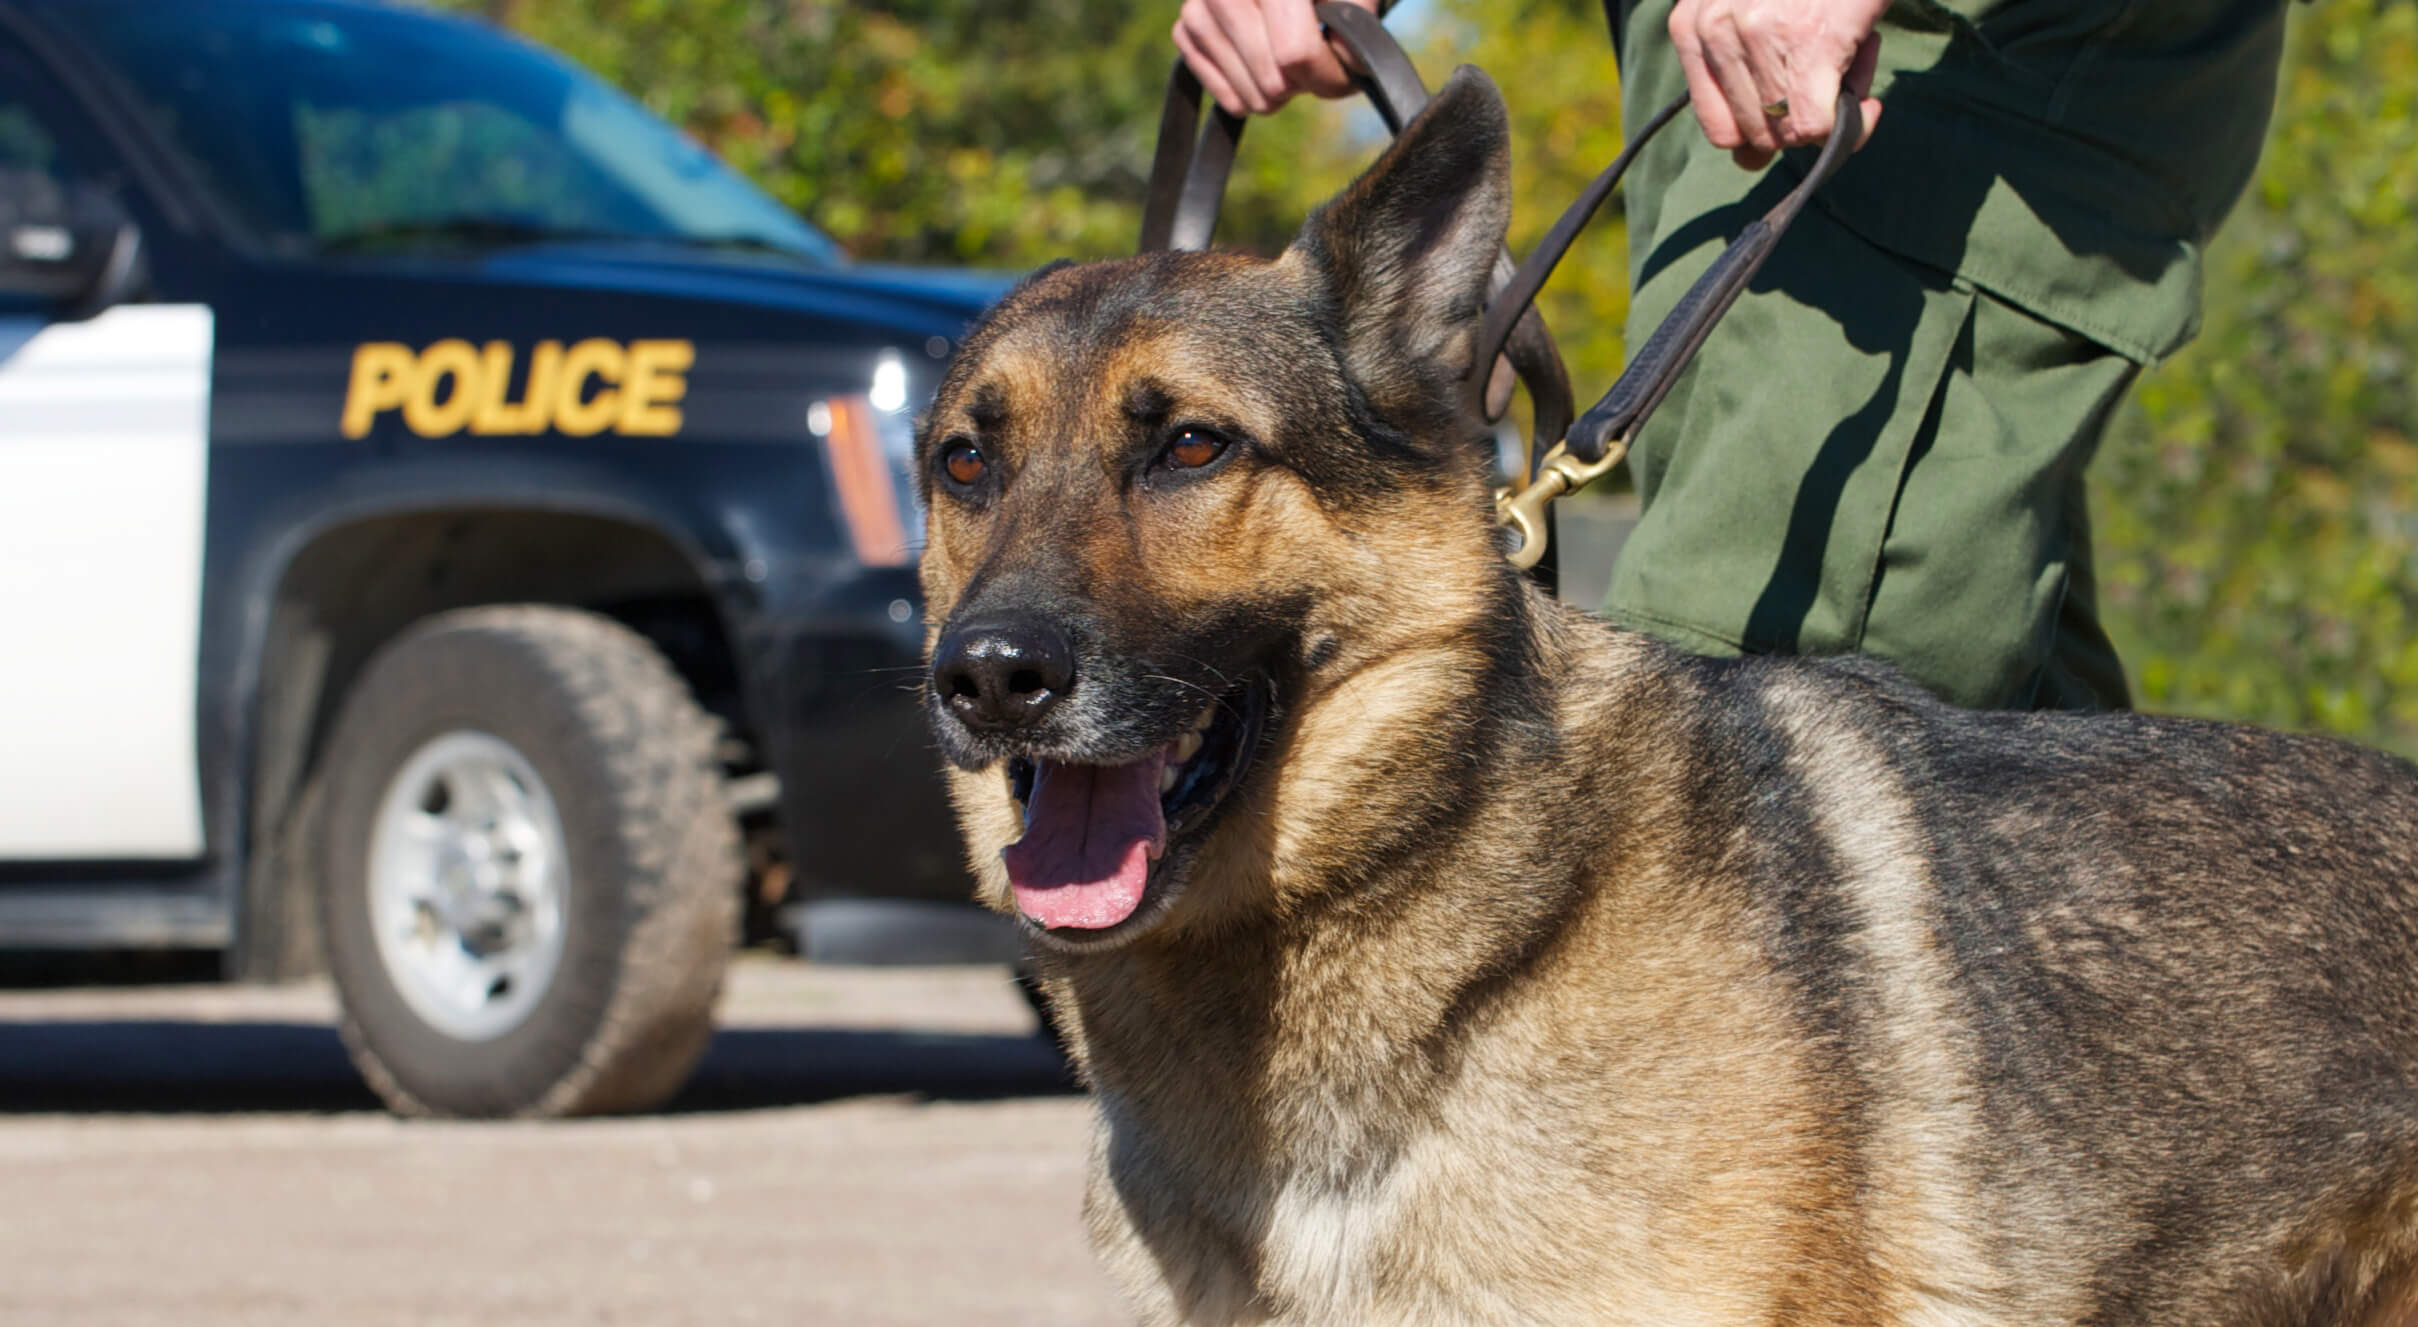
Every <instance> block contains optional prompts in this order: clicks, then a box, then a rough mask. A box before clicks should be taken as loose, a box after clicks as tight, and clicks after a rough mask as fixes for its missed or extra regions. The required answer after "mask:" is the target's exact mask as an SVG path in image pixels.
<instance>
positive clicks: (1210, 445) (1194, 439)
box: [1167, 429, 1226, 470]
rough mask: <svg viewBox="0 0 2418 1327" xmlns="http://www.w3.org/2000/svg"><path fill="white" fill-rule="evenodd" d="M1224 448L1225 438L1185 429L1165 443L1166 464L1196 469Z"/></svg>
mask: <svg viewBox="0 0 2418 1327" xmlns="http://www.w3.org/2000/svg"><path fill="white" fill-rule="evenodd" d="M1225 450H1226V440H1225V439H1224V438H1221V437H1219V436H1217V435H1216V434H1214V433H1203V432H1201V431H1200V430H1199V429H1185V430H1184V431H1183V432H1181V433H1178V434H1176V435H1175V441H1173V442H1170V443H1168V444H1167V464H1168V465H1170V466H1173V467H1174V468H1176V469H1178V470H1198V469H1200V468H1201V467H1202V466H1204V465H1207V464H1209V463H1210V462H1211V461H1214V460H1216V459H1217V458H1218V454H1219V453H1221V452H1223V451H1225Z"/></svg>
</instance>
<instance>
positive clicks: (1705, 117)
mask: <svg viewBox="0 0 2418 1327" xmlns="http://www.w3.org/2000/svg"><path fill="white" fill-rule="evenodd" d="M1699 10H1700V5H1699V3H1698V0H1679V3H1678V4H1676V5H1674V6H1672V8H1671V18H1670V21H1669V23H1667V24H1666V25H1665V26H1666V27H1667V28H1668V30H1669V32H1670V35H1671V49H1672V50H1674V51H1676V52H1677V53H1678V55H1679V68H1680V70H1681V72H1683V73H1685V74H1686V75H1687V80H1688V107H1689V109H1691V110H1693V111H1694V112H1695V113H1696V123H1697V124H1698V125H1700V126H1702V127H1703V129H1704V137H1705V141H1707V142H1709V143H1711V144H1712V145H1713V146H1715V147H1718V148H1727V149H1733V150H1734V149H1736V148H1738V147H1740V146H1741V145H1743V144H1744V143H1745V142H1746V139H1745V137H1744V136H1743V135H1741V134H1740V133H1739V132H1738V125H1737V121H1736V120H1735V119H1734V118H1732V116H1731V115H1730V103H1729V98H1727V97H1726V96H1723V95H1722V92H1721V85H1720V84H1719V83H1717V82H1715V81H1714V80H1713V74H1712V71H1711V70H1710V69H1709V68H1707V67H1706V65H1705V61H1704V45H1703V42H1702V41H1701V40H1700V39H1699V37H1698V35H1697V34H1698V27H1699V23H1700V18H1701V16H1700V13H1699Z"/></svg>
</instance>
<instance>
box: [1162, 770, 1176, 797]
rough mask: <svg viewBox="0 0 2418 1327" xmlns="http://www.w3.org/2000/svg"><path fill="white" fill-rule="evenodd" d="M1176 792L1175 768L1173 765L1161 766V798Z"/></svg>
mask: <svg viewBox="0 0 2418 1327" xmlns="http://www.w3.org/2000/svg"><path fill="white" fill-rule="evenodd" d="M1174 791H1175V766H1173V765H1161V766H1159V796H1161V797H1164V796H1166V795H1167V794H1169V793H1171V792H1174Z"/></svg>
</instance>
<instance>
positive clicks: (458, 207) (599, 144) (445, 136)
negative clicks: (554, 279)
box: [49, 0, 841, 264]
mask: <svg viewBox="0 0 2418 1327" xmlns="http://www.w3.org/2000/svg"><path fill="white" fill-rule="evenodd" d="M49 12H51V13H52V14H54V15H56V16H57V17H58V18H59V19H60V20H61V21H62V22H64V23H66V24H67V25H69V26H70V27H71V28H73V29H74V30H75V31H76V32H78V33H79V34H80V35H81V36H83V37H84V38H86V39H87V40H88V41H89V42H90V43H91V44H92V45H93V46H95V47H97V48H98V49H99V50H100V51H101V52H102V53H103V54H105V55H106V56H107V57H108V58H109V63H110V64H111V65H112V66H113V67H114V68H115V69H116V71H117V73H118V74H119V75H120V76H121V82H122V84H123V87H124V90H125V91H126V93H127V94H128V95H129V96H130V97H132V98H133V99H134V100H135V102H136V103H137V104H138V105H139V106H140V108H141V109H142V111H143V112H144V114H145V115H147V117H148V118H149V119H150V120H151V121H152V123H153V125H154V127H155V128H156V129H157V130H158V132H159V136H160V138H161V139H162V140H164V141H165V142H166V143H167V144H168V145H169V146H171V147H172V148H174V149H175V150H176V151H178V152H179V153H180V154H182V155H183V156H184V158H185V159H186V160H187V162H188V163H189V164H190V165H191V166H192V168H193V173H194V174H195V175H196V176H198V177H199V179H200V180H201V182H202V184H203V185H204V187H206V188H208V189H209V190H210V191H211V192H212V193H213V194H214V195H215V196H216V197H217V199H218V201H219V202H220V203H221V204H222V205H223V206H224V208H225V210H226V211H227V212H228V213H229V214H231V215H232V216H234V217H236V218H238V219H240V220H241V221H242V222H243V223H244V224H245V225H246V226H248V227H249V228H250V229H251V230H252V231H253V232H255V234H256V235H257V236H258V237H259V238H260V240H261V241H262V242H263V243H265V244H267V245H269V246H270V247H272V248H275V249H278V250H281V251H286V252H315V253H365V252H394V251H405V250H409V251H419V250H426V249H432V248H441V249H483V248H494V247H499V246H503V245H510V244H526V243H542V242H554V241H569V240H603V241H611V242H629V241H637V242H652V243H662V244H677V245H693V246H705V247H714V248H726V249H733V250H742V251H761V252H770V253H778V254H784V255H788V256H791V257H794V258H797V259H801V260H805V261H809V262H814V263H818V264H828V263H836V262H839V261H840V259H841V255H840V253H839V250H838V249H837V248H836V246H834V245H833V244H832V243H831V241H830V240H829V239H827V238H825V237H824V236H823V235H822V234H820V233H819V232H817V231H816V230H815V229H814V228H813V227H811V226H808V225H807V224H806V223H804V222H803V221H800V220H799V219H798V218H797V217H796V216H795V215H793V214H792V213H790V212H789V211H788V210H787V209H786V208H784V207H782V206H781V205H780V204H779V203H776V202H774V201H773V200H772V199H771V198H768V197H766V196H765V195H764V194H763V193H761V192H760V191H758V190H757V189H756V187H755V186H754V185H752V184H750V183H748V182H747V180H745V179H744V178H742V177H741V176H739V175H738V174H737V173H736V172H734V171H732V170H730V169H729V168H728V167H725V166H724V165H722V164H721V163H720V162H718V161H716V160H715V159H714V158H713V156H712V154H710V153H708V152H706V151H705V150H704V149H703V148H701V147H699V146H698V145H697V144H696V143H694V142H692V141H690V140H689V139H688V138H687V137H685V136H683V135H682V134H680V133H678V132H677V131H675V130H674V129H672V128H671V127H670V126H668V125H666V124H665V123H663V122H662V121H661V120H659V119H657V118H655V116H654V115H652V114H651V113H649V112H648V111H647V110H646V109H645V108H643V107H641V106H639V105H638V104H637V103H636V102H633V101H631V100H630V99H629V98H627V97H625V96H623V95H622V94H621V93H619V92H617V91H615V90H613V89H612V88H611V87H609V86H607V85H606V84H605V83H603V82H601V81H600V80H598V79H596V78H595V77H593V76H591V75H589V74H587V73H586V72H584V71H582V70H581V69H579V68H578V67H577V66H575V65H573V64H571V63H569V62H568V61H566V60H563V59H562V58H560V57H558V56H556V55H554V54H552V53H550V52H548V51H545V50H543V49H540V48H538V47H535V46H531V45H528V44H526V43H523V42H521V41H519V40H516V39H514V38H511V37H508V36H505V35H504V34H502V33H499V32H496V31H494V30H492V29H490V28H487V27H484V26H482V25H480V24H477V23H474V22H470V21H467V20H461V19H452V18H444V17H439V16H435V15H431V14H426V13H420V12H414V11H410V10H400V9H384V8H376V7H371V6H367V5H353V4H340V3H299V4H291V3H277V2H276V0H263V2H261V3H248V4H213V5H173V4H160V3H157V2H156V0H78V3H75V4H68V5H61V6H58V7H57V8H55V9H53V10H51V11H49Z"/></svg>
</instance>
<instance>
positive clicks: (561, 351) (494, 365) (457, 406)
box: [344, 337, 697, 438]
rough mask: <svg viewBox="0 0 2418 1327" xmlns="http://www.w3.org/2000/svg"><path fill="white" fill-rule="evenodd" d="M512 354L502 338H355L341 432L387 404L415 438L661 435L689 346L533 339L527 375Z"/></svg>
mask: <svg viewBox="0 0 2418 1327" xmlns="http://www.w3.org/2000/svg"><path fill="white" fill-rule="evenodd" d="M515 358H516V354H515V349H514V347H513V345H512V343H511V342H509V341H489V342H488V343H487V344H485V345H483V346H474V345H472V344H470V343H469V342H468V341H462V340H446V341H439V342H437V343H436V344H434V345H431V346H429V347H428V348H427V349H426V350H420V351H414V350H413V349H412V348H411V347H410V346H407V345H403V344H401V343H399V342H394V341H372V342H369V343H367V344H364V345H362V346H359V347H357V348H356V349H355V350H354V351H353V378H352V383H351V385H350V386H349V387H347V388H346V389H345V393H344V436H346V437H348V438H361V437H367V436H368V435H369V430H370V426H371V425H372V424H374V423H376V422H377V418H378V416H379V415H381V414H383V413H385V412H387V411H389V410H395V411H400V412H401V413H402V416H403V426H404V427H405V428H408V429H410V430H411V431H412V432H413V433H416V434H418V435H419V436H421V437H423V438H442V437H446V436H449V435H451V434H456V433H462V432H469V433H475V434H487V435H494V434H536V433H545V432H547V431H549V430H551V431H553V432H556V433H565V434H569V435H570V436H572V437H575V438H584V437H590V436H593V435H595V434H598V433H602V432H604V431H605V430H607V429H611V430H612V431H613V432H615V433H630V434H638V435H642V436H650V437H668V436H670V435H672V434H675V433H678V432H679V431H680V405H679V402H680V399H681V398H682V397H684V396H686V395H687V394H688V378H687V376H686V375H687V373H688V370H689V366H690V365H692V364H694V363H696V360H697V350H696V347H695V346H694V345H692V344H690V343H689V342H687V341H632V342H630V343H629V344H628V345H626V346H624V345H623V344H621V343H620V342H618V341H608V340H605V339H603V338H601V337H591V338H589V339H588V340H585V341H576V342H573V343H572V344H571V345H570V346H569V347H565V346H564V345H563V343H562V342H560V341H540V342H538V343H537V345H536V346H535V347H534V348H533V349H531V350H530V352H529V369H528V372H527V373H526V374H525V375H521V374H515V373H514V371H513V367H514V366H513V361H514V359H515ZM516 386H517V387H518V392H517V394H516V392H515V390H514V389H515V387H516Z"/></svg>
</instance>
